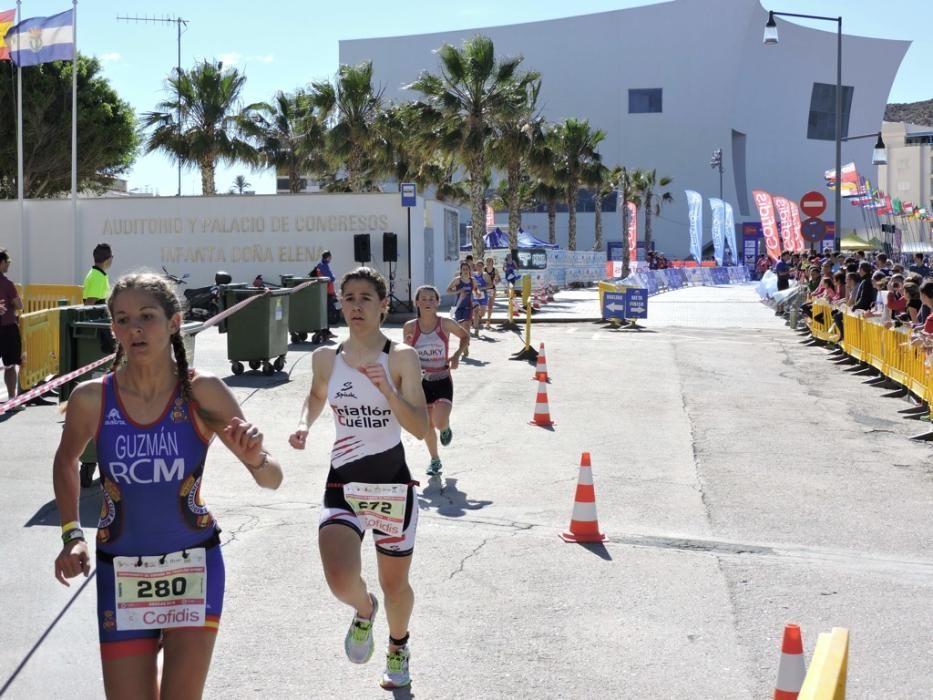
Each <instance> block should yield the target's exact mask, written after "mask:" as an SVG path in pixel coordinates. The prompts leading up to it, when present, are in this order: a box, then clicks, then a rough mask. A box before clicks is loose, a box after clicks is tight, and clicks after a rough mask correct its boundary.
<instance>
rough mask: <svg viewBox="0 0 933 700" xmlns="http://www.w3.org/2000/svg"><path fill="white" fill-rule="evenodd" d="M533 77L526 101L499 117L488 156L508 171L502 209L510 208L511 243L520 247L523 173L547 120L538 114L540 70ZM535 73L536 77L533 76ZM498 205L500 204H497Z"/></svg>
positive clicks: (492, 162) (496, 164)
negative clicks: (519, 232) (513, 110)
mask: <svg viewBox="0 0 933 700" xmlns="http://www.w3.org/2000/svg"><path fill="white" fill-rule="evenodd" d="M527 76H528V77H529V78H530V79H532V82H530V83H529V84H528V85H527V87H526V89H525V91H524V95H525V101H524V104H519V103H516V106H515V108H516V111H515V112H513V113H511V114H506V115H503V116H502V117H501V118H500V119H499V120H497V123H496V126H495V133H494V137H493V139H492V141H491V143H490V148H489V155H490V162H491V164H492V165H494V166H496V167H498V168H502V169H504V170H505V174H506V179H505V187H504V188H500V189H501V191H502V195H503V196H502V204H503V205H504V206H503V207H502V208H504V209H508V210H509V245H510V246H511V247H512V248H517V247H518V230H519V229H520V228H521V225H522V211H521V210H522V207H521V203H520V199H521V187H522V177H523V173H524V172H525V171H526V170H527V169H528V165H529V159H530V157H531V151H532V149H533V148H534V147H535V144H536V143H537V142H540V141H541V140H543V123H544V120H543V118H542V117H541V116H540V114H539V113H538V94H539V93H540V91H541V80H540V79H538V78H537V76H538V74H537V73H528V74H527ZM532 76H534V77H532ZM497 208H498V207H497Z"/></svg>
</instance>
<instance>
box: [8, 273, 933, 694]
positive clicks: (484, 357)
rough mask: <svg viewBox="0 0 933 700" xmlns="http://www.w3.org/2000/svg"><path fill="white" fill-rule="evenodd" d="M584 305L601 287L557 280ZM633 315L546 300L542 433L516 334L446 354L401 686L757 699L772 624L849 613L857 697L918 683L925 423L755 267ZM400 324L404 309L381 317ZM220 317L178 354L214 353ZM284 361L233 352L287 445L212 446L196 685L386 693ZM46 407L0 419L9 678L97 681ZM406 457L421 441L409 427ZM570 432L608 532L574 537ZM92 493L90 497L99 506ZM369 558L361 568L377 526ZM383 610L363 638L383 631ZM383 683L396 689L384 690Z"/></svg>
mask: <svg viewBox="0 0 933 700" xmlns="http://www.w3.org/2000/svg"><path fill="white" fill-rule="evenodd" d="M559 303H560V304H561V307H560V309H561V313H562V314H563V315H565V316H573V315H574V314H578V315H579V317H581V318H583V317H586V316H589V315H590V313H591V311H592V307H593V305H594V303H595V302H594V293H593V292H590V291H583V292H575V293H573V294H566V295H561V297H559ZM643 325H644V326H645V327H646V330H644V331H641V332H638V331H610V330H607V329H605V328H604V327H603V326H601V325H597V324H593V323H589V322H576V323H562V324H539V325H536V326H535V327H534V330H533V336H532V338H533V344H534V345H535V347H537V345H538V343H540V342H544V343H545V346H546V352H547V364H548V369H549V373H550V377H551V384H550V385H549V386H548V400H549V408H550V414H551V417H552V419H553V420H554V421H555V426H554V429H553V430H546V429H543V428H540V427H537V426H531V425H529V421H530V420H531V418H532V414H533V411H534V404H535V395H536V391H537V383H536V382H533V381H532V380H531V376H532V368H531V366H529V365H528V364H527V363H523V362H514V361H509V359H508V358H509V356H510V354H512V353H514V352H516V351H517V350H519V349H520V347H521V344H520V342H519V340H518V337H517V336H516V335H515V334H514V333H511V332H506V331H493V332H489V333H487V334H486V339H485V340H483V341H479V342H474V344H473V349H472V351H471V354H470V358H469V360H468V361H467V362H466V363H464V365H463V366H461V368H460V369H458V370H457V371H456V373H455V379H454V381H455V386H456V394H455V407H454V412H453V421H452V425H453V429H454V440H453V443H452V444H451V445H450V447H447V448H441V449H442V453H441V455H442V458H443V460H444V477H443V478H442V479H431V480H429V479H428V478H427V477H424V476H422V492H421V497H420V499H419V500H420V507H421V520H420V525H419V531H418V541H417V546H416V551H415V555H414V556H415V559H414V563H413V573H412V581H413V586H414V589H415V594H416V607H415V613H414V617H413V620H412V626H411V635H412V636H411V639H412V641H411V648H412V677H413V684H412V688H411V694H412V695H413V696H415V697H420V698H444V699H446V698H508V699H509V700H515V699H517V698H542V697H547V698H580V699H589V698H596V697H606V698H664V699H668V698H675V699H678V698H684V699H687V698H689V699H691V700H695V699H696V698H716V699H720V698H722V699H726V698H742V699H745V698H765V697H770V696H771V693H772V692H773V688H774V681H775V677H776V673H777V663H778V660H779V656H780V645H781V635H782V632H783V626H784V624H785V623H788V622H796V623H798V624H800V625H801V627H802V630H803V641H804V648H805V652H806V655H807V658H808V659H809V658H810V656H811V655H812V651H813V647H814V645H815V643H816V637H817V634H818V633H820V632H826V631H829V630H830V629H831V628H832V627H835V626H840V627H846V628H848V629H849V630H850V635H851V640H850V641H851V648H850V659H849V676H848V692H849V695H848V697H852V698H892V699H898V700H903V699H913V698H930V697H933V633H931V630H933V538H931V534H930V533H931V512H933V459H931V448H930V446H928V445H927V444H920V443H914V442H911V441H909V440H908V439H907V438H908V436H910V435H913V434H916V433H918V432H921V431H922V429H923V426H922V425H920V424H918V423H917V422H912V421H905V420H903V419H902V418H901V417H900V416H899V415H898V413H897V411H898V409H901V408H904V407H905V404H904V403H902V402H901V401H898V400H894V399H884V398H881V397H880V394H881V392H880V391H879V390H877V389H874V388H872V387H869V386H865V385H863V384H862V383H861V381H860V378H858V377H853V376H851V375H849V374H846V373H844V372H842V371H841V370H840V369H838V368H837V367H835V366H833V365H831V364H830V363H828V362H827V361H826V359H825V357H824V354H825V353H824V351H822V350H818V349H814V348H809V347H804V346H801V345H800V344H799V343H798V337H797V336H796V335H794V334H793V333H791V332H790V331H789V330H788V329H787V328H786V326H785V325H784V324H783V322H782V321H781V320H780V319H778V318H775V317H774V316H773V314H772V312H771V311H770V310H768V309H767V308H766V307H764V306H762V305H761V304H759V303H758V302H757V301H756V298H755V293H754V291H753V289H752V288H751V287H750V286H742V287H718V288H698V289H686V290H681V291H677V292H672V293H668V294H665V295H662V296H660V297H652V299H651V301H650V304H649V319H648V320H647V321H645V322H644V324H643ZM388 333H389V335H390V336H392V337H395V338H398V337H399V333H400V331H399V329H398V328H397V327H396V328H390V329H388ZM224 341H225V338H224V336H220V335H217V334H216V333H215V332H213V331H210V332H208V333H206V334H204V335H203V336H201V337H199V338H198V340H197V352H196V362H195V364H196V365H197V366H199V367H201V368H203V369H207V370H210V371H214V372H216V373H218V374H220V375H221V376H224V377H227V376H228V375H230V371H229V365H228V364H227V363H226V362H225V347H224ZM292 347H293V348H294V349H293V350H290V351H289V353H288V362H287V367H286V373H282V374H279V375H276V376H274V377H271V378H267V377H263V376H261V375H258V374H256V375H251V374H246V375H243V376H240V377H233V376H230V377H229V383H230V385H231V386H232V387H233V390H234V391H235V393H236V395H237V397H238V398H239V399H240V400H241V402H242V403H243V407H244V411H245V412H246V415H247V417H248V418H250V419H252V420H254V421H256V422H257V423H260V424H261V425H262V428H263V430H264V432H265V433H266V435H267V445H268V447H269V448H270V449H271V450H273V451H274V452H275V454H276V455H277V456H278V457H280V459H281V460H282V462H283V463H284V467H285V482H284V483H283V485H282V488H281V489H280V490H279V491H277V492H264V491H261V490H259V489H258V488H257V487H256V486H255V485H254V484H253V483H252V481H251V479H250V477H249V475H248V474H247V472H246V470H245V469H244V468H243V467H242V466H240V465H239V463H238V462H236V460H235V459H234V458H233V457H232V456H231V455H230V454H229V453H227V452H226V451H225V450H224V448H223V447H222V446H220V445H215V446H214V447H213V448H212V450H211V452H210V456H209V459H208V466H207V472H206V485H205V488H204V491H205V496H206V498H207V500H208V503H209V504H210V506H211V508H212V510H213V512H214V514H215V516H216V517H217V518H218V520H219V522H220V523H221V526H222V527H223V529H224V534H223V543H224V556H225V559H226V564H227V595H226V602H225V609H224V616H223V621H222V624H221V631H220V635H219V638H218V643H217V649H216V653H215V657H214V664H213V667H212V670H211V674H210V677H209V679H208V689H207V693H206V696H207V697H209V698H260V697H263V698H266V697H268V698H299V697H300V698H314V699H317V698H320V699H331V698H337V697H347V696H349V697H359V698H377V697H389V696H390V694H389V693H386V692H385V691H383V690H381V689H380V688H379V687H378V685H377V681H378V678H379V676H380V673H381V656H380V655H379V654H378V653H377V654H376V655H374V657H373V660H372V661H370V663H369V664H367V665H365V666H353V665H351V664H350V663H348V662H347V661H346V659H345V658H344V657H343V645H342V643H343V635H344V633H345V631H346V626H347V624H348V622H349V619H350V611H349V610H348V609H346V608H345V607H343V606H342V605H341V604H339V603H337V602H336V601H335V600H334V599H333V598H332V597H331V595H330V593H329V591H328V590H327V587H326V584H325V583H324V579H323V575H322V572H321V567H320V563H319V561H318V557H317V549H316V539H315V538H316V524H317V518H318V507H319V506H318V504H319V501H320V495H321V488H322V484H323V481H324V478H325V475H326V471H327V459H328V455H329V450H330V445H331V441H332V439H333V434H334V431H333V427H332V420H331V417H330V413H329V411H325V414H324V416H322V418H321V419H320V421H319V422H318V423H317V424H316V425H315V426H314V428H313V429H312V432H311V436H310V438H309V448H308V450H307V451H306V452H304V453H297V452H293V451H291V450H290V449H289V448H288V446H287V444H286V438H287V435H288V434H289V432H290V431H291V430H293V428H294V424H295V422H296V419H297V416H298V413H299V410H300V407H301V402H302V398H303V396H304V393H305V392H306V391H307V389H308V386H309V381H310V355H309V348H307V347H302V346H292ZM59 420H60V417H59V415H58V414H57V412H56V408H55V407H54V406H48V407H30V408H28V409H27V410H26V411H24V412H21V413H17V414H15V415H13V416H11V417H10V418H9V419H8V420H6V421H4V422H2V423H0V445H2V455H3V456H2V461H0V484H2V489H0V524H2V525H3V526H4V530H5V531H6V532H7V533H8V535H7V538H6V539H5V541H4V543H3V549H2V556H3V561H4V563H5V566H4V567H3V568H2V570H0V590H2V591H3V596H2V599H3V610H4V624H3V625H2V627H0V688H3V689H4V690H5V693H3V692H0V694H3V695H4V697H9V698H26V699H29V700H31V699H33V698H52V697H55V698H58V697H68V698H97V697H101V696H102V685H101V679H100V669H99V662H98V655H97V645H96V630H95V627H94V619H93V616H94V597H95V592H94V585H93V581H92V580H91V581H89V582H88V583H87V585H84V586H82V582H77V583H76V584H74V585H72V587H71V588H70V589H65V588H63V587H62V586H60V585H59V584H58V583H57V582H56V581H55V580H54V579H53V577H52V562H53V560H54V557H55V555H56V554H57V551H58V546H57V542H58V529H57V525H58V516H57V513H56V512H55V510H54V504H52V503H51V500H52V486H51V461H52V454H53V452H54V449H55V445H56V442H57V437H58V434H59V430H60V426H59ZM405 448H406V451H407V454H408V458H409V463H410V464H411V465H412V468H413V471H414V472H415V473H417V474H420V475H423V472H424V468H425V467H426V466H427V464H428V457H427V450H426V449H425V448H424V446H423V445H422V444H420V443H417V442H416V441H414V440H412V439H408V438H406V440H405ZM583 451H588V452H590V454H591V455H592V465H593V467H592V473H593V478H594V481H595V489H596V498H597V512H598V517H599V526H600V529H601V530H602V531H603V532H605V534H606V535H607V536H608V538H609V540H608V542H607V543H606V544H605V545H604V546H593V545H589V546H581V545H574V544H567V543H565V542H563V541H562V540H561V539H559V538H558V534H559V533H560V532H561V531H563V530H565V529H566V528H567V526H568V525H569V521H570V515H571V511H572V507H573V498H574V492H575V485H576V481H577V477H578V474H579V466H578V465H579V463H580V456H581V453H582V452H583ZM96 511H97V496H96V493H95V492H94V491H93V490H86V491H85V493H84V495H83V499H82V520H83V522H84V524H85V526H86V527H93V526H94V524H95V522H96ZM364 574H365V576H366V577H367V578H368V580H369V581H370V582H371V583H372V584H373V585H374V586H375V585H376V579H375V566H374V556H373V555H372V554H371V544H370V540H369V539H367V541H366V543H364ZM386 633H387V631H386V625H385V618H384V615H383V613H381V612H380V619H379V620H378V622H377V624H376V635H377V640H380V644H381V643H382V640H384V639H385V636H386ZM396 696H397V697H408V693H406V692H397V693H396Z"/></svg>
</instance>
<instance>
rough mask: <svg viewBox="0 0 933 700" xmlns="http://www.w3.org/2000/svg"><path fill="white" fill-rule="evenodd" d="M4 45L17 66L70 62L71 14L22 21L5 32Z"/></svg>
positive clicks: (71, 48)
mask: <svg viewBox="0 0 933 700" xmlns="http://www.w3.org/2000/svg"><path fill="white" fill-rule="evenodd" d="M6 44H7V46H8V47H9V51H10V55H11V57H12V59H13V62H14V63H15V64H16V65H18V66H37V65H39V64H40V63H50V62H51V61H71V60H74V57H75V34H74V10H73V9H72V10H68V11H67V12H61V13H59V14H57V15H52V16H51V17H30V18H29V19H24V20H23V21H22V22H20V23H19V24H17V25H15V26H13V27H10V29H9V30H7V33H6Z"/></svg>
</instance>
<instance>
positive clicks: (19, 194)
mask: <svg viewBox="0 0 933 700" xmlns="http://www.w3.org/2000/svg"><path fill="white" fill-rule="evenodd" d="M22 21H23V3H22V0H16V23H17V24H19V23H20V22H22ZM19 44H20V42H19V41H18V40H17V42H16V49H17V51H19V48H20V46H19ZM16 58H17V61H16V199H17V200H18V202H19V250H20V256H21V260H22V261H23V262H22V266H21V269H22V273H21V274H22V278H21V279H22V284H23V287H25V286H26V285H27V284H29V267H30V262H31V261H30V259H29V253H28V251H27V249H26V247H27V246H28V244H29V237H28V236H27V235H26V203H25V201H24V200H25V196H24V191H25V186H24V183H23V68H22V66H20V61H19V56H18V55H17V57H16Z"/></svg>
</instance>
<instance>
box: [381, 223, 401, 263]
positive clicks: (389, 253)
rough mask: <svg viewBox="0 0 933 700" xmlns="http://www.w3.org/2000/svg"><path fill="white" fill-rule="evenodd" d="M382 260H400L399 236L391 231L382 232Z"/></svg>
mask: <svg viewBox="0 0 933 700" xmlns="http://www.w3.org/2000/svg"><path fill="white" fill-rule="evenodd" d="M382 260H383V262H397V261H398V236H396V235H395V234H394V233H392V232H391V231H383V233H382Z"/></svg>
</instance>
